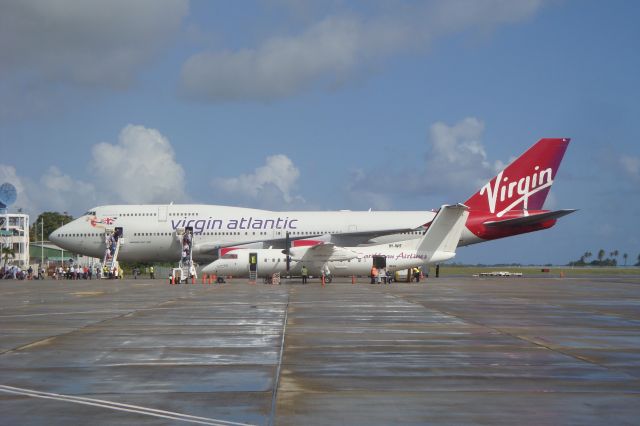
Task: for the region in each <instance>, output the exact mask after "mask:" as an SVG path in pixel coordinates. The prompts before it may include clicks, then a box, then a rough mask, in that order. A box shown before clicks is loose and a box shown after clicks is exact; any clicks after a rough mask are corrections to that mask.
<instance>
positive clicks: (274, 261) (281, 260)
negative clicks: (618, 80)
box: [225, 256, 362, 263]
mask: <svg viewBox="0 0 640 426" xmlns="http://www.w3.org/2000/svg"><path fill="white" fill-rule="evenodd" d="M225 259H237V256H236V257H234V258H229V257H225ZM352 260H353V261H354V262H355V259H349V260H347V261H346V262H351V261H352ZM286 261H287V259H286V258H284V257H282V258H280V257H279V258H277V259H276V258H272V259H271V263H276V262H278V263H280V262H286ZM267 262H269V259H265V260H264V263H267ZM358 262H362V259H361V258H358Z"/></svg>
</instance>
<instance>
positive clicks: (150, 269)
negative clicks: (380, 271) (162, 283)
mask: <svg viewBox="0 0 640 426" xmlns="http://www.w3.org/2000/svg"><path fill="white" fill-rule="evenodd" d="M149 278H151V279H152V280H153V279H155V278H156V274H155V272H154V271H153V265H151V266H149Z"/></svg>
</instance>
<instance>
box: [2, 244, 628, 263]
mask: <svg viewBox="0 0 640 426" xmlns="http://www.w3.org/2000/svg"><path fill="white" fill-rule="evenodd" d="M2 255H3V256H2V257H3V259H4V266H7V264H8V263H9V256H11V258H14V257H16V251H15V250H14V249H13V248H12V247H2ZM638 258H640V256H638Z"/></svg>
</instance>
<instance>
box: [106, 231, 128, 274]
mask: <svg viewBox="0 0 640 426" xmlns="http://www.w3.org/2000/svg"><path fill="white" fill-rule="evenodd" d="M123 240H124V239H123V238H122V228H115V229H107V230H106V231H105V233H104V242H105V246H106V250H105V252H104V258H103V259H102V271H103V273H102V278H109V275H117V274H110V273H112V272H114V271H117V270H118V269H119V268H120V264H119V263H118V254H119V253H120V246H121V245H122V244H123V243H124V241H123ZM104 271H106V274H105V273H104Z"/></svg>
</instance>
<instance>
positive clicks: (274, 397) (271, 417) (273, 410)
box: [269, 292, 291, 426]
mask: <svg viewBox="0 0 640 426" xmlns="http://www.w3.org/2000/svg"><path fill="white" fill-rule="evenodd" d="M290 298H291V295H290V294H289V292H287V305H286V306H285V308H284V318H283V320H282V341H281V342H280V356H279V357H278V367H277V368H276V377H275V383H274V384H273V394H272V395H271V414H270V415H269V426H273V425H274V422H275V417H276V402H277V399H278V387H279V386H280V370H281V368H282V358H283V355H284V339H285V337H286V335H287V319H288V318H289V300H290Z"/></svg>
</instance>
